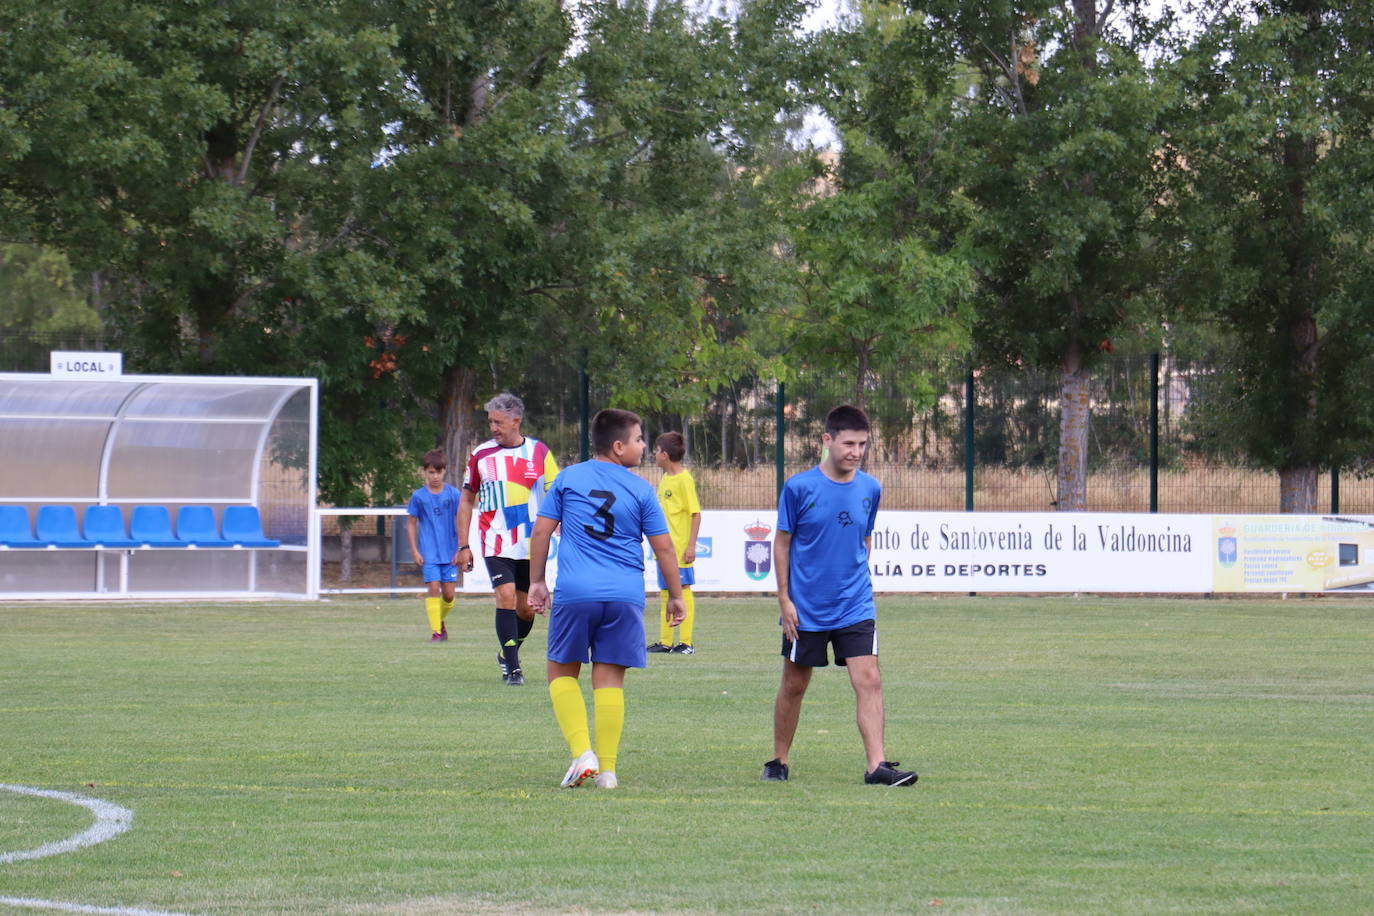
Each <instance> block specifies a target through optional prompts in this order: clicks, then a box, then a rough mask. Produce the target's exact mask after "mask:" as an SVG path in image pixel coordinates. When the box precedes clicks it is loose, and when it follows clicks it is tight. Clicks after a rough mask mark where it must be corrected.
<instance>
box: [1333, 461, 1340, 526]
mask: <svg viewBox="0 0 1374 916" xmlns="http://www.w3.org/2000/svg"><path fill="white" fill-rule="evenodd" d="M1331 514H1332V515H1340V514H1341V469H1340V467H1339V466H1338V465H1334V464H1333V465H1331Z"/></svg>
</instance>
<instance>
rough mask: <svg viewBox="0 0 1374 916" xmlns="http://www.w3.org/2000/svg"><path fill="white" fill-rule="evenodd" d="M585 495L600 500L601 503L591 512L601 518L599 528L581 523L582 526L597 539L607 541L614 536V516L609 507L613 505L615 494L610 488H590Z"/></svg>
mask: <svg viewBox="0 0 1374 916" xmlns="http://www.w3.org/2000/svg"><path fill="white" fill-rule="evenodd" d="M587 495H588V496H590V497H592V498H593V499H599V500H601V505H600V506H598V507H597V509H596V511H595V512H594V513H592V514H593V515H595V516H596V517H597V518H598V519H600V520H601V527H600V528H599V529H598V528H594V527H592V526H591V525H583V526H582V527H583V528H584V529H586V532H587V533H588V534H590V535H591V536H592V537H594V538H596V539H597V540H598V541H609V540H610V539H611V538H613V537H615V516H614V515H612V514H611V507H612V506H614V505H615V494H614V493H612V492H611V491H610V490H592V491H591V492H589V493H588V494H587Z"/></svg>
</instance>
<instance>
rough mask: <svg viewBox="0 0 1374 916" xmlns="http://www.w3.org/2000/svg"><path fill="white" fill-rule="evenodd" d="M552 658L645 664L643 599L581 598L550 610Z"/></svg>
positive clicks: (550, 649) (639, 665)
mask: <svg viewBox="0 0 1374 916" xmlns="http://www.w3.org/2000/svg"><path fill="white" fill-rule="evenodd" d="M547 657H548V660H549V661H551V662H562V663H564V664H571V663H574V662H577V663H585V662H587V661H589V660H590V661H593V662H602V663H604V664H607V665H624V666H625V667H626V668H644V667H646V666H647V665H648V663H649V657H648V655H646V654H645V651H644V602H643V601H638V602H634V601H578V602H574V603H572V604H560V603H559V602H558V600H557V596H555V598H554V603H553V610H552V611H550V612H549V652H548V656H547Z"/></svg>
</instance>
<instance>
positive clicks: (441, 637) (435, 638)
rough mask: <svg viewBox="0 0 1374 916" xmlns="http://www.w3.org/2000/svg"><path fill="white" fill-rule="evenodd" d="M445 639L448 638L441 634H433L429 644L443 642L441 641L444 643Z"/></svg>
mask: <svg viewBox="0 0 1374 916" xmlns="http://www.w3.org/2000/svg"><path fill="white" fill-rule="evenodd" d="M447 638H448V637H446V636H444V634H443V633H435V634H434V635H433V636H431V637H430V638H429V641H430V642H443V641H444V640H445V639H447Z"/></svg>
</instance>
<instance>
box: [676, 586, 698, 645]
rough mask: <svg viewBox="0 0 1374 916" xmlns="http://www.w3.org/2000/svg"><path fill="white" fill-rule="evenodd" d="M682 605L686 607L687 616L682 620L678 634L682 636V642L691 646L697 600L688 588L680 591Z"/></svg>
mask: <svg viewBox="0 0 1374 916" xmlns="http://www.w3.org/2000/svg"><path fill="white" fill-rule="evenodd" d="M682 603H683V604H685V605H687V616H686V617H684V618H682V629H681V630H679V631H678V632H680V633H681V634H682V641H683V642H684V643H686V644H687V645H689V646H690V645H691V644H692V624H693V623H695V622H696V619H697V599H696V596H695V595H693V594H692V590H691V589H690V588H684V589H683V590H682Z"/></svg>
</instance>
